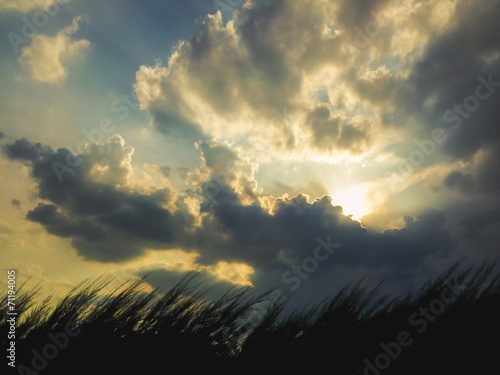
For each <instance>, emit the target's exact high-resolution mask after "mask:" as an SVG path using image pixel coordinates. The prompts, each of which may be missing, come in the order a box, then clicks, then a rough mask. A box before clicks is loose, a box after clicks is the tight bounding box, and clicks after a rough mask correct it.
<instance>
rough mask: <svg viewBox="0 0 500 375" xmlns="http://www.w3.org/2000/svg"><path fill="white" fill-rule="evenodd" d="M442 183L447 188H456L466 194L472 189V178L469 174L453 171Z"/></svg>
mask: <svg viewBox="0 0 500 375" xmlns="http://www.w3.org/2000/svg"><path fill="white" fill-rule="evenodd" d="M443 185H444V186H445V187H447V188H449V189H456V190H458V191H460V192H462V193H464V194H466V193H470V192H472V190H473V189H474V180H473V178H472V176H471V175H469V174H463V173H462V172H460V171H453V172H451V173H450V174H448V176H446V178H445V179H444V180H443Z"/></svg>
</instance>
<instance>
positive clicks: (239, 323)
mask: <svg viewBox="0 0 500 375" xmlns="http://www.w3.org/2000/svg"><path fill="white" fill-rule="evenodd" d="M493 269H494V265H493V264H490V263H488V264H486V263H484V264H482V265H480V266H477V267H470V268H463V267H460V265H459V264H456V265H455V266H453V267H451V268H450V269H449V270H448V271H446V272H444V273H443V274H442V275H440V276H439V277H437V278H435V279H433V280H430V281H429V282H427V283H426V284H425V285H424V286H423V287H422V288H421V289H420V290H418V291H416V292H411V293H408V294H406V295H404V296H399V297H392V298H389V297H388V296H381V295H380V293H379V292H378V285H376V284H373V283H372V282H370V278H363V279H361V280H360V281H358V282H357V283H354V284H351V285H348V286H346V287H345V288H343V289H342V290H340V291H339V292H338V293H336V294H334V295H333V296H331V297H330V298H327V299H326V300H324V301H323V302H322V303H321V304H319V305H317V306H313V307H309V308H304V309H303V310H300V311H293V312H290V311H289V310H288V309H286V303H285V300H284V301H283V302H282V303H277V304H274V305H272V306H270V307H269V308H268V309H267V310H266V311H265V314H264V316H263V318H262V319H260V320H259V321H258V324H254V325H252V329H245V330H242V329H241V327H243V326H244V325H245V324H246V322H247V320H248V319H250V316H251V314H252V311H255V308H256V306H258V305H259V303H261V302H262V301H264V300H265V299H266V296H267V294H266V293H263V294H256V293H255V291H252V290H251V289H250V288H239V289H238V288H234V289H230V290H228V291H227V292H226V293H224V294H222V295H220V296H218V297H209V295H210V293H209V291H210V290H209V288H207V287H204V286H203V285H204V284H203V283H202V282H201V281H200V280H199V275H196V274H189V275H187V276H186V277H184V278H183V279H182V280H181V281H180V282H179V283H178V284H177V285H176V286H175V287H173V288H172V289H170V290H169V291H168V292H166V293H164V294H160V293H159V292H158V290H154V291H151V290H149V291H148V290H147V289H146V288H145V287H144V283H143V280H137V281H133V282H129V283H126V284H124V285H122V287H121V288H120V289H119V290H116V291H111V292H109V291H106V292H105V290H106V288H107V286H109V284H110V281H111V278H109V277H101V278H98V279H96V280H86V281H84V282H82V283H81V284H80V285H78V286H77V287H76V288H74V289H73V290H72V291H71V292H70V293H69V294H68V295H67V296H66V297H65V298H63V299H62V300H61V301H59V302H58V303H57V305H56V306H55V307H54V308H51V307H50V303H49V302H50V299H49V298H47V299H45V300H41V301H38V299H37V295H38V293H39V288H34V289H31V290H23V289H24V287H23V288H21V289H20V290H19V291H18V296H17V300H16V308H17V310H18V312H19V313H20V315H19V317H18V326H17V330H16V365H17V368H16V369H11V368H10V367H8V366H6V365H5V364H4V365H3V366H5V367H7V368H8V369H11V370H12V371H13V373H19V374H54V375H58V374H133V373H134V374H149V373H151V374H153V373H170V372H173V371H183V372H185V373H194V372H198V371H209V370H210V371H217V372H218V373H224V374H225V373H228V374H229V373H232V374H234V373H238V374H257V373H259V374H262V373H263V374H267V373H269V374H271V373H285V372H287V373H316V372H328V373H332V374H349V375H351V374H354V375H358V374H369V375H376V374H452V373H460V374H469V373H470V374H477V373H479V372H481V371H484V372H486V371H488V372H490V371H491V369H494V368H497V367H498V365H497V356H498V354H499V353H500V351H499V348H500V344H499V341H498V334H499V333H500V320H499V317H500V275H498V274H495V273H494V272H493ZM6 306H7V303H2V306H1V309H0V312H1V314H2V316H6V313H7V311H6ZM0 328H1V331H2V338H1V341H2V347H3V348H5V347H7V348H8V341H9V340H7V339H6V338H7V328H8V327H7V323H6V320H5V319H3V320H2V322H1V327H0Z"/></svg>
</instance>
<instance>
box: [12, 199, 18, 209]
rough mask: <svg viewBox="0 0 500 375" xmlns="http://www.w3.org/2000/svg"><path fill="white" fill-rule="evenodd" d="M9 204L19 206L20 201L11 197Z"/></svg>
mask: <svg viewBox="0 0 500 375" xmlns="http://www.w3.org/2000/svg"><path fill="white" fill-rule="evenodd" d="M10 204H11V205H13V206H14V207H16V208H21V201H19V200H18V199H11V200H10Z"/></svg>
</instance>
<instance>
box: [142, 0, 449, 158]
mask: <svg viewBox="0 0 500 375" xmlns="http://www.w3.org/2000/svg"><path fill="white" fill-rule="evenodd" d="M361 3H363V4H358V5H356V4H355V3H354V2H350V1H344V0H338V1H315V2H311V1H305V0H303V1H293V2H291V1H290V2H287V1H276V2H257V1H256V2H248V3H246V5H245V6H244V7H242V8H241V9H239V10H238V11H237V12H236V13H235V16H234V21H229V22H228V23H227V24H224V22H223V21H222V19H221V15H220V13H217V14H215V15H208V16H207V17H205V18H204V19H202V20H199V21H198V22H197V27H198V28H197V31H196V33H195V35H194V36H193V37H192V38H191V39H189V40H184V41H181V42H180V43H179V45H178V47H177V49H176V50H175V51H174V53H173V54H172V55H171V57H170V59H169V61H168V64H167V65H166V66H161V65H159V64H157V65H156V66H153V67H146V66H141V67H140V69H139V70H138V72H137V85H136V91H137V95H138V98H139V100H140V103H141V108H142V109H148V110H149V111H150V113H151V114H152V116H153V119H154V121H155V125H156V126H157V128H158V129H159V130H160V131H162V132H164V133H165V134H169V135H171V134H182V135H186V134H189V135H191V137H192V138H195V141H196V140H197V139H196V137H199V135H200V134H204V135H206V136H207V137H208V138H210V137H221V138H223V139H226V140H229V141H230V142H233V143H234V144H236V145H243V144H244V143H245V144H246V145H248V146H250V147H256V148H259V149H262V150H264V152H265V153H267V154H271V155H272V156H274V157H278V158H284V159H287V158H291V157H294V158H299V159H302V158H303V157H304V155H306V154H307V155H309V157H311V158H317V157H321V156H323V155H325V156H328V157H335V158H336V157H337V156H338V157H341V158H351V157H352V156H353V155H360V154H366V153H367V152H369V151H370V150H371V149H372V148H373V147H374V146H375V145H376V144H377V140H378V138H379V137H380V134H383V133H384V126H385V124H384V120H383V119H384V116H385V115H386V114H390V113H391V112H393V111H394V110H395V108H397V105H398V98H400V97H401V96H404V94H405V87H406V86H405V81H406V79H407V77H408V75H407V74H408V72H409V71H412V70H413V69H414V67H415V64H416V62H417V61H418V58H419V57H421V56H422V54H423V53H424V51H425V47H426V46H427V44H428V43H429V41H431V40H432V39H433V38H434V37H436V36H438V35H439V34H440V33H442V32H443V30H446V29H447V28H448V27H449V26H450V22H449V19H450V18H451V16H452V14H453V12H454V8H453V2H451V1H446V2H415V1H410V0H408V1H404V2H401V1H361ZM437 10H440V13H439V14H440V16H439V17H437V16H434V12H435V11H437ZM408 121H409V120H408ZM408 126H410V125H408ZM242 139H244V140H245V141H244V142H241V140H242Z"/></svg>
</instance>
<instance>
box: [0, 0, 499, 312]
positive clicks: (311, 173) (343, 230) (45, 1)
mask: <svg viewBox="0 0 500 375" xmlns="http://www.w3.org/2000/svg"><path fill="white" fill-rule="evenodd" d="M499 17H500V1H497V0H487V1H474V0H455V1H451V0H450V1H449V0H394V1H387V0H357V1H351V0H293V1H292V0H288V1H287V0H247V1H243V0H220V1H219V0H217V1H214V2H213V1H205V0H165V1H159V0H157V1H153V0H146V1H132V0H120V1H118V0H105V1H102V0H85V1H84V0H59V1H56V0H22V1H21V0H19V1H10V0H0V35H1V39H0V80H1V81H0V84H1V89H0V146H1V152H0V189H1V193H0V197H1V199H0V212H1V216H0V241H1V242H0V246H1V250H0V251H1V252H0V259H1V267H2V269H4V270H6V269H12V268H14V269H16V270H18V275H19V278H20V279H27V278H29V277H31V282H41V285H42V288H43V290H44V292H45V293H55V294H56V295H57V296H61V295H63V294H64V293H66V292H67V291H68V290H69V289H70V288H71V287H72V286H74V285H76V284H77V283H78V282H79V281H81V280H82V279H84V278H86V277H93V276H98V275H101V274H103V273H108V274H113V275H116V277H117V278H118V279H119V280H125V279H128V278H132V277H137V276H143V275H145V274H149V279H148V282H149V283H150V284H151V286H153V287H157V286H160V285H162V286H166V285H167V286H168V285H171V284H172V283H173V282H175V281H176V280H178V279H179V278H180V277H181V276H182V275H183V274H184V273H185V272H187V271H191V270H196V271H200V272H201V273H202V274H203V275H205V276H206V277H207V278H208V279H210V280H212V281H214V282H216V283H221V284H220V285H223V286H231V285H251V286H253V287H255V288H266V289H268V288H283V289H286V288H289V287H292V289H293V291H294V292H296V294H297V296H296V299H297V300H300V301H305V302H309V301H311V300H314V299H317V298H321V297H322V296H325V295H326V294H330V293H331V292H332V291H334V290H336V289H338V288H339V287H341V286H343V285H344V284H345V283H347V282H350V281H353V280H356V279H358V278H359V277H360V276H362V275H363V274H365V273H367V272H368V273H370V274H371V275H373V276H374V277H375V279H376V280H377V281H382V280H385V284H384V285H385V288H387V290H389V291H401V290H403V291H405V290H407V289H408V288H411V287H414V286H416V285H419V284H420V283H421V282H422V281H423V280H426V279H427V278H428V277H430V276H433V275H436V274H438V273H440V272H441V271H443V270H444V269H445V268H447V267H448V266H449V265H450V264H452V263H453V262H455V261H456V260H458V259H465V262H471V263H473V262H479V261H481V260H483V259H486V258H491V259H495V258H497V257H498V256H499V255H500V248H499V243H500V206H499V203H500V178H499V172H498V170H499V168H498V166H496V167H495V165H497V161H498V160H499V157H500V127H499V125H500V124H499V118H500V37H499V36H500V22H499V21H498V20H499ZM6 281H7V278H6V276H5V277H4V278H2V279H0V287H1V286H5V284H6Z"/></svg>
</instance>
